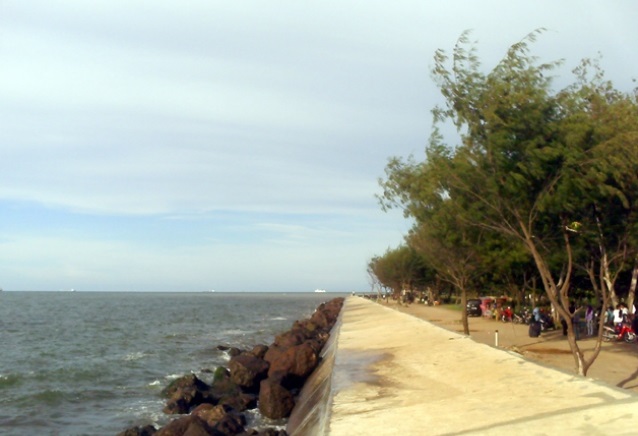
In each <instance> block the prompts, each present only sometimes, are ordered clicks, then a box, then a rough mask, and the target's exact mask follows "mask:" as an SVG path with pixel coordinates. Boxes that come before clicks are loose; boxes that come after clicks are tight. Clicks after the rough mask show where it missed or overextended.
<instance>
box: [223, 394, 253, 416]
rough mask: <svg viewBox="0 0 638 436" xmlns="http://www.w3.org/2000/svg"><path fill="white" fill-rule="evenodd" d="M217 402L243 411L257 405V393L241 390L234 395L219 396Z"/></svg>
mask: <svg viewBox="0 0 638 436" xmlns="http://www.w3.org/2000/svg"><path fill="white" fill-rule="evenodd" d="M217 404H224V405H227V406H230V407H232V408H233V409H235V410H236V411H238V412H243V411H245V410H248V409H254V408H255V407H257V395H256V394H252V393H247V392H241V393H239V394H236V395H228V396H226V397H221V398H220V399H219V400H218V403H217Z"/></svg>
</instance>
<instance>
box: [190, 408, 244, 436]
mask: <svg viewBox="0 0 638 436" xmlns="http://www.w3.org/2000/svg"><path fill="white" fill-rule="evenodd" d="M191 415H195V416H197V417H199V418H201V419H202V420H203V421H204V422H206V424H207V425H208V426H209V427H210V428H212V429H213V434H215V435H236V434H239V433H241V432H243V431H244V425H245V424H246V419H245V418H244V416H243V415H241V414H240V413H238V412H237V411H236V410H235V409H233V408H232V407H230V406H226V405H217V406H213V405H212V404H201V405H199V406H197V407H196V408H195V409H194V410H193V411H192V412H191Z"/></svg>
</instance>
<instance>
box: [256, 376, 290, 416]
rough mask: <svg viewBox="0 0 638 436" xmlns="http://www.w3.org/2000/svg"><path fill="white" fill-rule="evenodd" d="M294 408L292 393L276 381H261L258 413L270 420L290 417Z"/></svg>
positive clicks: (268, 379) (270, 379)
mask: <svg viewBox="0 0 638 436" xmlns="http://www.w3.org/2000/svg"><path fill="white" fill-rule="evenodd" d="M294 406H295V401H294V398H293V395H292V393H291V392H290V391H289V390H288V389H286V388H284V387H283V386H282V385H281V384H280V383H279V382H278V380H275V379H272V378H267V379H266V380H262V382H261V384H260V389H259V412H261V414H262V415H263V416H265V417H267V418H270V419H280V418H286V417H288V416H290V412H291V411H292V409H293V407H294Z"/></svg>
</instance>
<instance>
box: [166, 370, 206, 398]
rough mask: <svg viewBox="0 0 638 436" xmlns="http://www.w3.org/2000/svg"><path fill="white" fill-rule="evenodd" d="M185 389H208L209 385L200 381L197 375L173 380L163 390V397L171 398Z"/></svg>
mask: <svg viewBox="0 0 638 436" xmlns="http://www.w3.org/2000/svg"><path fill="white" fill-rule="evenodd" d="M184 388H193V389H207V388H208V385H207V384H206V383H204V382H203V381H201V380H200V379H198V378H197V376H196V375H195V374H188V375H184V376H182V377H180V378H178V379H175V380H173V381H172V382H171V383H170V384H169V385H168V386H166V387H165V388H164V389H163V390H162V395H163V396H164V397H165V398H170V397H172V396H173V394H174V393H175V392H177V391H178V390H181V389H184Z"/></svg>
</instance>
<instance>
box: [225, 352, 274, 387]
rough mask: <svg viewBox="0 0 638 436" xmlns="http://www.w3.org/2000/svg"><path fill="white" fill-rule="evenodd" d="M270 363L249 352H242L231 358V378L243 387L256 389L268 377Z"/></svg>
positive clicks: (229, 364) (229, 366)
mask: <svg viewBox="0 0 638 436" xmlns="http://www.w3.org/2000/svg"><path fill="white" fill-rule="evenodd" d="M268 367H269V364H268V362H266V361H265V360H264V359H261V358H259V357H255V356H253V355H252V354H249V353H242V354H240V355H238V356H235V357H233V358H232V359H230V362H229V363H228V369H229V370H230V380H231V381H232V382H233V383H235V384H236V385H239V386H241V387H243V388H247V389H256V388H257V387H258V386H259V382H261V381H262V380H263V379H265V378H266V376H267V374H268Z"/></svg>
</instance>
